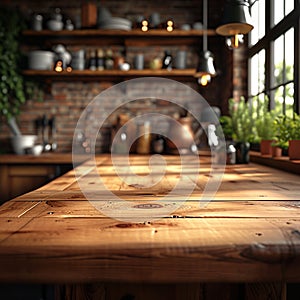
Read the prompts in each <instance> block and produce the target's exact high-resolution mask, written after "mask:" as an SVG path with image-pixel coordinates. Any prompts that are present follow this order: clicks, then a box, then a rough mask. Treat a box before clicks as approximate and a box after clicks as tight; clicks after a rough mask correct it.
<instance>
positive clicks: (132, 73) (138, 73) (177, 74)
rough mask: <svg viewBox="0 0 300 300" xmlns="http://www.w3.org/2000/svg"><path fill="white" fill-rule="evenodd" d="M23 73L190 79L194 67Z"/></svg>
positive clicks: (55, 77)
mask: <svg viewBox="0 0 300 300" xmlns="http://www.w3.org/2000/svg"><path fill="white" fill-rule="evenodd" d="M23 74H24V75H26V76H31V77H39V78H45V79H52V80H66V79H70V80H74V79H76V80H91V79H93V80H95V79H96V78H99V79H100V78H101V79H113V80H115V81H118V80H120V79H124V78H135V77H167V78H176V79H181V80H184V79H186V80H191V78H194V74H195V69H183V70H178V69H173V70H170V71H168V70H151V69H144V70H129V71H121V70H104V71H91V70H82V71H80V70H73V71H72V72H67V71H63V72H61V73H57V72H55V71H48V70H24V71H23Z"/></svg>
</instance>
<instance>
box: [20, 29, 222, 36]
mask: <svg viewBox="0 0 300 300" xmlns="http://www.w3.org/2000/svg"><path fill="white" fill-rule="evenodd" d="M204 32H206V34H207V35H216V32H215V30H213V29H207V30H196V29H191V30H181V29H174V30H173V31H171V32H168V31H167V30H163V29H150V30H148V31H146V32H144V31H141V30H140V29H132V30H128V31H127V30H116V29H77V30H60V31H53V30H41V31H35V30H24V31H23V35H24V36H37V37H40V36H51V37H56V36H61V37H65V36H71V37H91V36H115V37H118V36H122V37H123V36H126V37H128V36H129V37H130V36H134V37H159V36H161V37H178V36H179V37H200V36H203V34H204Z"/></svg>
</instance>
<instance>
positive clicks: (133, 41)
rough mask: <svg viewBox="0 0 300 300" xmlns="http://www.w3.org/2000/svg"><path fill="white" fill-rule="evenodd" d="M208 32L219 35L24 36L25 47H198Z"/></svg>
mask: <svg viewBox="0 0 300 300" xmlns="http://www.w3.org/2000/svg"><path fill="white" fill-rule="evenodd" d="M204 33H206V34H207V35H208V36H216V33H215V30H213V29H208V30H205V31H204V30H195V29H192V30H180V29H175V30H173V31H171V32H168V31H167V30H163V29H153V30H149V31H147V32H143V31H141V30H140V29H132V30H129V31H126V30H108V29H107V30H104V29H86V30H72V31H70V30H61V31H52V30H42V31H34V30H25V31H24V32H23V37H24V38H25V40H26V44H28V43H30V44H36V43H37V40H38V43H39V44H41V45H45V46H51V45H53V44H56V43H64V44H65V45H69V46H70V45H81V44H84V45H118V44H122V45H125V46H149V45H180V44H184V45H198V43H199V39H200V38H201V37H202V36H203V34H204Z"/></svg>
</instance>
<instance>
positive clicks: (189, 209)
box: [0, 193, 300, 219]
mask: <svg viewBox="0 0 300 300" xmlns="http://www.w3.org/2000/svg"><path fill="white" fill-rule="evenodd" d="M60 195H62V194H61V193H57V194H54V195H53V197H49V198H48V199H47V200H46V201H42V202H40V204H39V208H40V209H41V207H43V211H41V212H40V214H38V215H35V216H38V217H53V218H83V217H84V218H95V217H97V218H98V217H103V214H102V213H101V210H99V209H100V208H101V202H104V203H103V205H105V207H106V208H107V207H108V206H109V205H110V203H108V202H106V201H104V200H102V201H101V200H99V202H100V203H99V206H96V204H97V203H95V206H94V205H93V202H89V201H87V200H82V198H83V197H84V196H83V195H82V194H80V193H78V194H77V195H76V194H75V196H76V197H78V198H76V197H75V198H73V196H74V193H71V194H69V196H66V195H65V193H63V196H66V200H61V197H60ZM54 197H58V199H59V200H58V199H57V198H56V199H55V198H54ZM81 197H82V198H81ZM53 198H54V199H53ZM70 199H72V200H70ZM32 203H35V202H32ZM145 203H146V204H147V203H153V202H151V201H145V200H144V199H140V200H136V201H134V202H132V204H131V205H129V207H136V206H137V205H138V204H145ZM16 204H19V205H18V206H16ZM123 204H124V203H123V201H114V202H113V203H111V209H112V210H113V209H114V208H115V209H122V207H124V205H123ZM30 205H31V204H30V202H24V204H22V203H19V201H18V202H17V201H15V202H14V203H11V204H10V206H12V207H13V209H14V210H16V211H19V210H20V211H22V210H26V207H27V206H29V207H30ZM161 205H163V204H161ZM166 205H167V206H168V207H169V206H170V203H169V202H168V203H167V204H166ZM175 205H176V203H174V206H175ZM299 205H300V204H299V203H298V202H295V203H287V202H286V201H267V202H265V201H227V202H221V201H211V202H210V203H209V204H208V205H207V206H205V207H201V206H200V205H199V202H198V201H186V202H185V203H182V205H180V206H179V208H178V209H176V210H174V211H173V212H172V211H171V212H170V214H168V216H167V217H169V218H237V219H238V218H241V219H242V218H253V219H257V218H298V217H299ZM5 207H6V206H4V209H2V210H1V209H0V216H1V214H2V215H6V214H7V213H8V212H7V208H5ZM10 209H11V208H10ZM14 210H13V211H14ZM158 210H159V208H158ZM17 214H18V213H17V212H15V213H14V216H16V215H17ZM124 214H128V215H130V213H129V212H127V211H124ZM154 217H155V215H154Z"/></svg>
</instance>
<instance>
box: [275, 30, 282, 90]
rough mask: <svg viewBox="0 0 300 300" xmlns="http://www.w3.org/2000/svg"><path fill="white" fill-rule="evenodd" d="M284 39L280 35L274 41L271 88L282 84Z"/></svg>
mask: <svg viewBox="0 0 300 300" xmlns="http://www.w3.org/2000/svg"><path fill="white" fill-rule="evenodd" d="M283 50H284V38H283V35H281V36H280V37H279V38H278V39H276V40H275V41H274V66H273V70H274V74H273V78H272V87H274V86H277V85H279V84H282V83H283V77H284V76H283V75H284V73H283V72H284V70H283V60H284V51H283Z"/></svg>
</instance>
